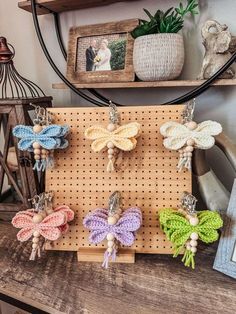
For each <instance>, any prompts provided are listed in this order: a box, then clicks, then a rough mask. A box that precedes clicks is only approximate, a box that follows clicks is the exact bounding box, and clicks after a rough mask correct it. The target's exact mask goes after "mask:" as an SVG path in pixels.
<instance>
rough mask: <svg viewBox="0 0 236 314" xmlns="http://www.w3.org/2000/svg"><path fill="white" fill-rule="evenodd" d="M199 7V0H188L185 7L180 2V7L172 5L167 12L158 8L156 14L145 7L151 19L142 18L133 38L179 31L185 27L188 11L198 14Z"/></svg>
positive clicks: (133, 33) (132, 33)
mask: <svg viewBox="0 0 236 314" xmlns="http://www.w3.org/2000/svg"><path fill="white" fill-rule="evenodd" d="M197 7H198V2H197V1H196V0H187V3H186V6H185V7H184V5H183V3H182V2H180V4H179V7H178V8H174V7H172V8H170V9H168V10H167V11H166V12H163V11H161V10H157V11H156V13H155V14H154V15H152V14H151V13H150V12H149V11H148V10H147V9H143V10H144V12H145V13H146V14H147V16H148V17H149V19H150V20H149V21H146V20H140V25H139V26H137V27H136V28H135V29H134V30H133V31H132V32H131V35H132V36H133V38H137V37H140V36H144V35H150V34H158V33H178V32H179V31H180V30H181V29H182V28H183V26H184V18H185V16H186V15H187V14H188V13H190V14H192V15H196V14H198V10H197Z"/></svg>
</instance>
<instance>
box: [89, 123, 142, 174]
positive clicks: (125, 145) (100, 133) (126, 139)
mask: <svg viewBox="0 0 236 314" xmlns="http://www.w3.org/2000/svg"><path fill="white" fill-rule="evenodd" d="M140 128H141V126H140V124H139V123H137V122H131V123H128V124H125V125H122V126H118V127H117V128H115V125H114V124H110V125H108V129H109V130H107V129H105V128H103V127H101V126H91V127H90V128H88V129H87V130H86V131H85V137H86V138H87V139H89V140H93V143H92V144H91V148H92V150H93V151H94V152H100V151H101V150H103V149H104V148H106V149H108V158H109V163H108V166H107V171H109V172H110V171H114V148H118V149H119V150H122V151H131V150H133V149H134V148H135V147H136V144H137V140H136V138H137V137H138V136H139V135H140Z"/></svg>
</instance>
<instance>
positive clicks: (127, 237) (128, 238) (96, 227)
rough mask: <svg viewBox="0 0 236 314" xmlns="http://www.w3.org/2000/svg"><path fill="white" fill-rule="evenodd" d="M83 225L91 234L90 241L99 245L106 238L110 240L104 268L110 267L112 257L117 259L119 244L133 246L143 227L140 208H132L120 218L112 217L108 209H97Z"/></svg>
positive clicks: (115, 215) (87, 217)
mask: <svg viewBox="0 0 236 314" xmlns="http://www.w3.org/2000/svg"><path fill="white" fill-rule="evenodd" d="M83 224H84V226H85V227H86V228H88V229H89V230H90V232H91V234H90V236H89V241H90V242H91V243H93V244H98V243H100V242H101V241H103V240H104V239H105V238H107V240H108V243H107V244H108V248H107V250H106V252H105V254H104V262H103V264H102V266H103V267H105V268H107V267H108V261H109V258H110V257H111V258H112V260H113V261H115V259H116V253H117V243H116V241H118V242H120V243H121V244H122V245H124V246H131V245H132V244H133V243H134V241H135V232H136V231H137V230H138V229H139V228H140V227H141V224H142V213H141V210H140V209H139V208H138V207H130V208H128V209H127V210H125V211H124V212H123V214H121V215H120V216H119V215H118V217H117V214H114V215H111V214H110V213H109V210H108V209H105V208H97V209H95V210H94V211H93V212H92V213H91V214H89V215H87V216H86V217H85V218H84V221H83Z"/></svg>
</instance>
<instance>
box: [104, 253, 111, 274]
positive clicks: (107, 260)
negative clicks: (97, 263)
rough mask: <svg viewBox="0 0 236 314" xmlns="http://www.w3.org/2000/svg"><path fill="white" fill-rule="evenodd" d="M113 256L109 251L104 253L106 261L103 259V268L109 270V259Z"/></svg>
mask: <svg viewBox="0 0 236 314" xmlns="http://www.w3.org/2000/svg"><path fill="white" fill-rule="evenodd" d="M110 256H111V253H109V252H108V251H107V250H106V252H105V253H104V259H103V263H102V267H104V268H106V269H107V268H108V264H109V258H110Z"/></svg>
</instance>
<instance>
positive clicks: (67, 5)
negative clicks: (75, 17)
mask: <svg viewBox="0 0 236 314" xmlns="http://www.w3.org/2000/svg"><path fill="white" fill-rule="evenodd" d="M122 1H134V0H38V1H37V3H38V4H39V5H41V6H39V7H38V8H37V13H38V14H40V15H41V14H48V13H50V10H51V11H53V12H58V13H60V12H65V11H72V10H81V9H87V8H92V7H98V6H104V5H109V4H112V3H116V2H122ZM18 6H19V8H21V9H23V10H26V11H28V12H32V9H31V4H30V0H27V1H26V0H25V1H20V2H18Z"/></svg>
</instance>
